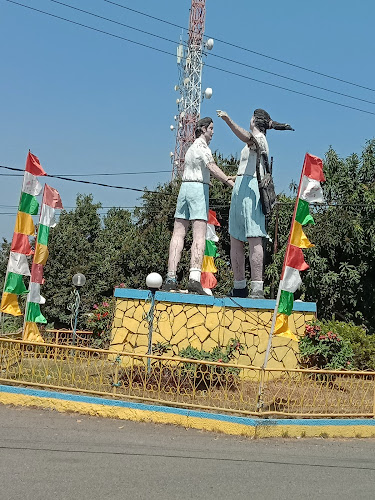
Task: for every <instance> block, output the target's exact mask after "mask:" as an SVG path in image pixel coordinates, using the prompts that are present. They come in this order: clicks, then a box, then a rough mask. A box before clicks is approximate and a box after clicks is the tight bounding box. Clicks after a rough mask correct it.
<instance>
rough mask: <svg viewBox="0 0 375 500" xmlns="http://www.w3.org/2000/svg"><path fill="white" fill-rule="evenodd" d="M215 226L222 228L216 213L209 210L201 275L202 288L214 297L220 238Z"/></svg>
mask: <svg viewBox="0 0 375 500" xmlns="http://www.w3.org/2000/svg"><path fill="white" fill-rule="evenodd" d="M215 226H220V224H219V222H218V220H217V218H216V212H214V211H213V210H209V211H208V221H207V229H206V247H205V252H204V257H203V264H202V274H201V284H202V287H203V289H204V291H205V292H206V293H208V294H209V295H212V291H211V290H212V289H213V288H215V286H216V285H217V279H216V278H215V276H214V275H213V273H217V268H216V266H215V262H214V258H215V257H216V256H217V247H216V245H215V242H217V241H219V238H218V236H217V234H216V232H215Z"/></svg>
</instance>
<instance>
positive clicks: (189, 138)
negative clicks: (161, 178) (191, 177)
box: [170, 0, 214, 178]
mask: <svg viewBox="0 0 375 500" xmlns="http://www.w3.org/2000/svg"><path fill="white" fill-rule="evenodd" d="M205 18H206V0H192V2H191V9H190V20H189V33H188V42H187V44H184V43H183V42H182V39H180V44H179V45H178V47H177V65H178V70H179V83H178V85H176V86H175V90H177V91H179V93H180V97H179V98H178V99H177V100H176V103H177V108H178V111H177V115H176V116H175V122H176V145H175V151H174V153H171V159H172V165H173V167H172V178H175V177H179V176H181V175H182V173H183V171H184V158H185V153H186V151H187V149H188V147H189V146H190V145H191V144H192V143H193V142H194V139H195V136H194V130H195V125H196V123H197V121H198V120H199V116H200V106H201V102H202V66H203V64H202V56H203V55H204V49H208V50H211V49H212V47H213V43H214V42H213V40H212V39H209V40H207V41H206V43H204V42H203V33H204V25H205ZM211 95H212V89H210V88H207V89H206V90H205V93H204V96H205V97H206V98H207V99H209V98H210V97H211ZM170 128H171V130H174V126H173V125H171V127H170Z"/></svg>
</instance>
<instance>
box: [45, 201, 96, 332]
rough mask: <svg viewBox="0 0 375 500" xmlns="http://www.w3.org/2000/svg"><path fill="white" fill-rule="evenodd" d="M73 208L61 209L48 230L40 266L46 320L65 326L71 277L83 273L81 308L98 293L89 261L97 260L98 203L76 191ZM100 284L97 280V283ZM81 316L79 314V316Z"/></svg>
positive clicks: (92, 268)
mask: <svg viewBox="0 0 375 500" xmlns="http://www.w3.org/2000/svg"><path fill="white" fill-rule="evenodd" d="M76 204H77V206H76V208H75V209H73V210H71V211H69V212H68V211H65V210H63V211H62V212H61V214H60V219H59V223H58V225H57V226H56V228H54V229H52V230H51V232H50V237H49V241H48V249H49V258H48V260H47V264H46V266H45V269H44V277H45V284H44V285H43V288H42V294H43V295H44V296H45V297H46V304H45V306H44V307H43V311H44V314H45V315H46V317H47V319H48V321H50V322H54V323H56V326H58V325H60V324H61V325H64V326H66V325H67V324H69V322H70V316H71V313H70V312H69V311H68V309H67V307H68V305H69V303H70V302H71V300H72V297H71V292H72V277H73V276H74V274H76V273H78V272H80V273H83V274H84V275H85V276H86V279H87V281H86V285H85V286H84V287H83V288H82V290H81V300H82V309H83V311H84V312H86V311H88V310H90V309H91V307H92V304H93V303H94V302H95V300H96V297H97V296H98V277H97V274H96V272H95V269H94V265H93V263H94V262H96V261H97V256H96V254H95V241H96V239H97V238H98V236H99V235H100V232H101V220H100V216H99V214H98V209H99V208H100V206H101V205H100V203H93V197H92V196H91V195H78V196H77V200H76ZM99 287H100V284H99ZM80 317H81V316H80Z"/></svg>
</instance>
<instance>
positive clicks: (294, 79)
mask: <svg viewBox="0 0 375 500" xmlns="http://www.w3.org/2000/svg"><path fill="white" fill-rule="evenodd" d="M49 1H50V2H53V3H56V4H59V5H62V6H64V7H68V8H69V9H73V10H76V11H78V12H83V13H84V14H88V15H90V16H93V17H96V18H98V19H102V20H104V21H108V22H110V23H113V24H117V25H119V26H123V27H125V28H128V29H131V30H134V31H138V32H140V33H143V34H145V35H150V36H153V37H155V38H159V39H160V40H164V41H166V42H169V43H173V45H176V41H175V40H171V39H169V38H165V37H163V36H160V35H157V34H155V33H151V32H149V31H145V30H142V29H139V28H136V27H134V26H131V25H129V24H124V23H121V22H120V21H115V20H114V19H110V18H108V17H104V16H100V15H98V14H95V13H93V12H89V11H87V10H83V9H79V8H78V7H74V6H73V5H68V4H66V3H64V2H60V1H58V0H49ZM210 56H211V57H216V58H218V59H222V60H223V61H228V62H232V63H234V64H239V65H240V66H245V67H247V68H251V69H255V70H256V71H261V72H262V73H266V74H268V75H273V76H277V77H278V78H284V79H285V80H289V81H292V82H296V83H300V84H302V85H307V86H308V87H312V88H315V89H319V90H324V91H325V92H330V93H332V94H336V95H341V96H343V97H347V98H349V99H354V100H356V101H361V102H366V103H368V104H375V102H374V101H369V100H367V99H362V98H360V97H355V96H352V95H349V94H345V93H343V92H338V91H336V90H331V89H327V88H325V87H321V86H320V85H315V84H313V83H308V82H304V81H302V80H297V79H296V78H292V77H290V76H285V75H280V74H279V73H274V72H273V71H268V70H266V69H262V68H258V67H256V66H252V65H250V64H247V63H244V62H241V61H236V60H234V59H231V58H229V57H224V56H221V55H219V54H213V53H212V54H210Z"/></svg>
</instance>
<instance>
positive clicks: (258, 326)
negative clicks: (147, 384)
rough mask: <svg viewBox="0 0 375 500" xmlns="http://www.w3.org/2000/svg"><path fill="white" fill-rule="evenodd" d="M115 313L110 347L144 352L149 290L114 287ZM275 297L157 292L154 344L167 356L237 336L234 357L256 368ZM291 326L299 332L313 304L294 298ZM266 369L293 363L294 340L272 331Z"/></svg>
mask: <svg viewBox="0 0 375 500" xmlns="http://www.w3.org/2000/svg"><path fill="white" fill-rule="evenodd" d="M115 297H116V298H117V303H116V313H115V319H114V323H113V330H112V341H111V349H112V350H118V351H128V352H134V353H138V354H146V353H147V347H148V335H149V314H150V307H151V293H150V292H148V291H146V290H130V289H119V288H118V289H116V291H115ZM274 306H275V301H274V300H250V299H235V301H234V300H233V299H230V298H219V299H216V298H213V297H206V296H198V295H187V294H180V293H166V292H157V293H156V295H155V306H154V314H153V321H152V343H153V344H156V343H158V342H160V343H164V344H169V345H170V348H169V350H168V352H167V353H166V355H168V356H173V355H175V356H178V354H179V352H180V351H181V349H184V348H186V347H187V346H189V345H190V346H192V347H195V348H197V349H199V350H201V349H204V350H205V351H211V350H212V349H213V348H214V347H216V346H226V345H227V344H228V342H229V341H230V340H231V339H233V338H235V339H237V340H238V341H239V342H240V343H241V344H242V345H243V347H244V350H243V351H242V352H240V353H239V354H238V356H237V359H236V362H237V363H238V364H242V365H252V366H258V367H260V366H261V365H262V364H263V361H264V355H265V351H266V348H267V343H268V335H269V332H270V329H271V322H272V315H273V310H274ZM294 309H295V310H294V311H293V313H292V314H291V316H290V318H289V327H290V329H291V330H292V331H293V333H295V334H296V335H298V336H301V335H303V334H304V327H305V322H306V321H309V320H311V319H313V318H314V317H315V312H316V306H315V304H312V303H303V302H295V304H294ZM267 366H268V367H269V368H287V369H288V368H289V369H290V368H297V367H298V343H297V342H295V341H293V340H290V339H287V338H284V337H277V336H274V337H273V339H272V349H271V356H270V359H269V361H268V364H267Z"/></svg>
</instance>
